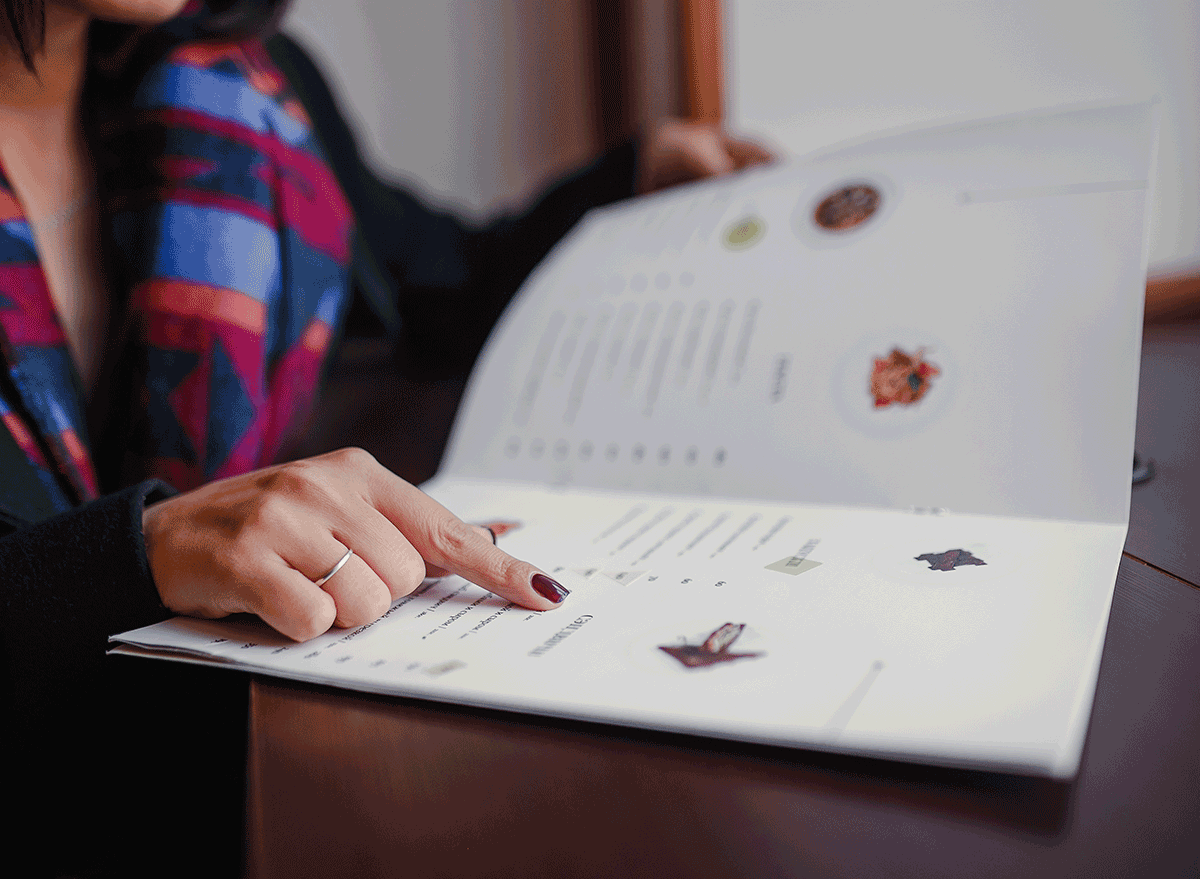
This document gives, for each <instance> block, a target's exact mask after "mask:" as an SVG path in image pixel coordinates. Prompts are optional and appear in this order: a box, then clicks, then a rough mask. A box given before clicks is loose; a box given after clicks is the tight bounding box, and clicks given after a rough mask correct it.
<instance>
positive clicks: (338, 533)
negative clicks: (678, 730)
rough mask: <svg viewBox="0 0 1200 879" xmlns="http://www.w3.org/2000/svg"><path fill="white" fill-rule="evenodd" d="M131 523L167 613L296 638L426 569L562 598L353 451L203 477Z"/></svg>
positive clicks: (355, 617)
mask: <svg viewBox="0 0 1200 879" xmlns="http://www.w3.org/2000/svg"><path fill="white" fill-rule="evenodd" d="M142 521H143V528H144V531H145V536H146V552H147V556H148V558H149V560H150V571H151V574H152V575H153V576H154V582H155V585H156V586H157V587H158V592H159V595H160V596H161V598H162V602H163V604H164V605H166V607H167V608H168V609H169V610H172V611H174V612H176V613H181V614H188V615H190V616H198V617H206V618H215V617H223V616H227V615H228V614H231V613H240V612H248V613H253V614H257V615H258V616H260V617H261V618H262V619H264V620H265V621H266V622H267V623H269V624H270V625H271V626H273V627H274V628H276V629H277V630H279V631H280V632H282V633H283V634H285V635H287V636H289V637H291V638H295V639H296V640H297V641H305V640H308V639H309V638H313V637H316V636H317V635H320V634H321V633H322V632H325V631H326V630H328V629H329V628H330V626H339V627H343V628H349V627H354V626H361V625H365V624H366V623H370V622H373V621H375V620H377V619H378V618H379V617H380V616H382V615H383V613H384V612H385V611H386V610H387V609H388V607H389V606H390V605H391V603H392V601H394V600H395V599H397V598H399V597H401V596H403V595H407V594H409V593H410V592H412V591H413V590H414V589H416V588H417V586H418V585H419V584H420V583H421V581H422V580H424V579H425V578H426V577H427V576H443V575H445V574H447V573H452V574H458V575H460V576H462V577H465V578H466V579H467V580H470V581H471V582H472V583H475V584H477V585H479V586H481V587H483V588H484V589H487V590H488V591H490V592H494V593H496V594H497V595H499V596H501V597H503V598H507V599H508V600H510V601H513V602H516V603H517V604H521V605H524V606H525V607H530V608H533V609H535V610H549V609H550V608H553V607H556V606H557V605H558V603H559V602H561V601H562V599H563V598H564V597H565V596H566V594H567V591H566V590H565V589H564V588H563V587H562V586H560V585H559V584H558V583H556V582H555V581H554V580H551V579H550V578H549V577H547V576H546V575H545V574H544V573H542V572H541V571H539V570H538V569H537V568H535V567H534V566H533V565H530V564H528V563H527V562H523V561H519V560H518V559H515V558H513V557H512V556H510V555H508V554H507V553H505V552H504V551H503V550H500V549H498V548H497V547H496V546H495V545H493V543H492V539H491V537H490V535H489V534H488V532H487V530H486V529H484V528H480V527H477V526H474V525H468V524H466V523H464V522H463V521H462V520H461V519H459V518H457V517H456V516H454V515H453V514H452V513H450V512H449V511H448V510H446V509H445V508H444V507H443V506H441V504H439V503H437V502H436V501H434V500H433V499H432V498H431V497H429V496H428V495H426V494H425V493H424V492H422V491H421V490H420V489H418V488H416V487H415V486H413V485H411V484H409V483H408V482H405V481H404V480H403V479H401V478H400V477H398V476H396V475H395V474H393V473H391V472H390V471H389V470H387V469H386V468H384V467H383V466H382V465H380V464H379V463H378V462H377V461H376V460H375V459H374V458H373V457H372V456H371V455H370V454H369V453H367V452H364V451H363V450H361V449H342V450H339V451H336V452H331V453H329V454H327V455H322V456H320V457H317V458H308V459H305V460H302V461H295V462H292V463H289V464H281V465H278V466H275V467H268V468H266V469H263V470H256V471H254V472H252V473H247V474H245V475H243V476H235V477H232V478H230V479H224V480H221V481H219V482H213V483H211V484H209V485H205V486H202V487H201V488H198V489H196V490H194V491H190V492H187V493H186V494H181V495H178V496H177V497H173V498H170V499H168V500H165V501H160V502H159V503H156V504H153V505H151V506H149V507H147V508H146V511H145V513H144V514H143V517H142ZM347 549H350V550H353V551H354V552H353V555H351V556H350V557H349V559H348V560H347V562H346V563H345V564H344V565H343V566H342V567H341V568H340V569H339V570H338V571H337V573H336V574H334V575H333V576H332V577H330V578H329V580H328V581H327V582H325V583H324V584H323V585H317V583H316V582H315V581H316V580H318V579H319V578H321V577H322V576H323V575H325V574H327V573H328V572H329V571H330V569H331V568H333V566H334V565H335V564H336V563H337V562H338V561H339V560H340V559H341V558H342V556H344V555H345V554H346V550H347Z"/></svg>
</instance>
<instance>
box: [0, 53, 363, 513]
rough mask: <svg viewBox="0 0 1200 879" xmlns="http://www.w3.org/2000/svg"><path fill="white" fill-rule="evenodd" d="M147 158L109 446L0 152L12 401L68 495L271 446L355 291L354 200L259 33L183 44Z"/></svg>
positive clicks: (153, 108) (161, 74) (134, 195)
mask: <svg viewBox="0 0 1200 879" xmlns="http://www.w3.org/2000/svg"><path fill="white" fill-rule="evenodd" d="M134 109H135V114H134V116H133V117H132V118H133V126H134V127H133V130H132V131H131V132H125V134H126V137H127V142H128V143H131V144H136V145H137V150H136V152H137V155H135V156H134V157H133V158H134V159H135V162H136V164H137V165H138V166H139V168H140V169H141V170H142V171H143V172H145V171H148V172H149V173H143V177H144V179H145V182H144V183H143V184H141V185H140V186H139V187H137V188H136V189H134V190H130V191H124V192H120V193H109V194H108V195H109V196H110V197H113V198H119V199H120V203H118V202H117V201H113V202H112V203H111V206H112V210H105V211H104V212H103V215H104V216H105V218H106V223H107V224H108V225H107V228H106V235H107V236H108V237H109V240H110V241H111V242H112V244H113V245H115V247H114V248H112V251H111V254H110V262H113V261H114V259H113V258H115V262H116V263H117V264H116V265H110V266H109V275H110V281H111V280H112V279H114V278H116V279H120V285H121V289H120V290H112V291H111V293H112V294H113V296H114V299H116V300H117V301H118V302H121V303H123V308H124V311H123V314H121V315H120V317H119V318H118V320H117V321H116V329H115V332H116V333H117V334H118V336H117V338H116V339H115V340H113V341H114V344H116V345H118V346H119V348H118V350H119V352H120V353H119V358H118V359H117V361H116V362H117V363H119V364H120V367H119V368H118V369H117V370H116V372H115V373H113V375H114V376H115V377H116V378H115V379H114V381H115V384H114V385H113V386H110V387H107V388H105V391H106V392H107V393H108V394H109V396H110V397H111V399H112V405H111V407H110V408H111V409H112V411H113V412H114V413H118V415H117V416H115V417H114V420H113V421H112V422H107V421H106V425H105V429H106V431H107V430H110V429H112V430H118V431H120V433H121V436H119V437H118V440H119V441H118V442H116V443H105V444H104V448H109V447H110V446H112V447H113V448H115V449H117V450H118V451H117V452H116V453H113V454H112V455H111V456H110V457H109V458H106V459H104V460H99V459H98V457H97V454H96V448H94V447H93V444H92V442H91V441H90V440H89V437H88V433H87V429H86V424H85V417H84V405H83V402H82V398H81V393H80V382H79V379H78V376H77V373H76V370H75V367H74V364H73V361H72V359H71V357H70V355H69V353H68V349H67V346H66V340H65V337H64V335H63V330H62V327H61V324H60V323H59V320H58V316H57V314H56V312H55V309H54V305H53V302H52V300H51V298H50V295H49V290H48V288H47V285H46V280H45V276H44V274H43V272H42V269H41V266H40V264H39V261H38V255H37V251H36V247H35V243H34V239H33V235H32V232H31V228H30V225H29V223H28V222H27V221H26V219H25V217H24V211H23V209H22V207H21V205H20V203H19V202H18V200H17V199H16V197H15V195H14V194H13V191H12V188H11V187H10V185H9V183H8V180H7V179H6V178H5V176H4V170H3V168H2V167H0V368H2V369H3V375H0V420H3V427H2V428H0V429H7V430H8V431H9V432H10V433H11V434H12V437H13V439H15V440H16V442H17V444H18V445H19V446H20V447H21V448H22V449H23V450H24V452H25V454H26V456H27V457H28V459H29V461H30V462H31V463H32V464H33V465H34V467H35V468H36V470H37V472H38V474H39V476H40V477H41V479H42V481H43V483H44V484H45V485H46V486H47V488H48V489H49V490H50V492H51V493H52V494H53V496H54V497H55V498H56V501H57V503H58V506H59V508H60V509H67V508H70V507H72V506H75V505H77V504H79V503H81V502H84V501H86V500H89V499H91V498H94V497H95V496H96V495H97V493H98V492H99V491H100V490H101V486H104V487H105V489H107V488H110V487H115V486H116V485H117V484H122V483H124V484H128V483H131V482H135V481H137V480H139V479H144V478H147V477H151V476H155V477H159V478H161V479H164V480H165V481H167V482H169V483H171V484H172V485H174V486H175V487H176V488H179V489H188V488H191V487H194V486H196V485H200V484H202V483H204V482H207V481H209V480H212V479H216V478H220V477H224V476H230V475H234V474H237V473H243V472H246V471H248V470H251V469H254V468H256V467H260V466H263V465H265V464H268V463H270V462H271V461H272V460H273V459H274V457H275V456H276V455H277V454H278V452H279V450H280V448H281V447H282V446H283V444H284V442H285V441H286V439H287V438H288V436H289V432H290V431H293V430H294V429H296V428H297V427H298V426H300V425H301V423H302V421H303V418H304V416H305V414H306V412H307V410H308V409H309V407H310V406H311V404H312V401H313V396H314V393H315V390H316V387H317V382H318V377H319V371H320V368H321V363H322V361H323V360H324V358H325V355H326V353H327V350H328V347H329V344H330V339H331V335H332V333H333V328H334V327H335V326H337V325H338V322H339V320H340V319H341V316H342V314H343V311H344V309H345V307H346V306H347V304H348V302H349V264H350V232H351V225H352V220H351V214H350V209H349V206H348V204H347V202H346V200H345V197H344V195H343V193H342V190H341V189H340V187H339V186H338V183H337V181H336V179H335V178H334V175H333V173H332V172H331V170H330V169H329V167H328V166H327V165H326V163H325V160H324V159H323V157H322V156H321V152H320V149H319V147H318V146H317V144H316V141H315V139H314V136H313V133H312V126H311V124H310V123H309V120H308V118H307V116H306V114H305V111H304V109H303V108H302V107H301V106H300V104H299V103H298V102H297V101H296V100H295V98H294V97H293V96H292V95H291V93H290V91H289V90H288V88H287V85H286V83H285V81H284V79H283V77H282V75H281V74H280V73H279V72H278V71H277V70H276V69H275V68H274V66H273V65H272V63H271V61H270V59H269V58H268V56H267V55H266V52H265V51H264V50H263V49H262V47H261V44H260V43H258V42H256V41H245V42H241V43H237V44H224V45H219V44H199V43H193V44H185V45H183V46H181V47H179V48H177V49H176V50H174V51H173V52H172V53H171V54H170V55H169V56H168V57H167V58H166V59H165V60H163V61H162V62H160V63H159V64H157V65H156V66H155V67H154V68H153V69H152V70H151V71H150V73H149V75H148V76H147V77H146V78H145V79H144V80H143V81H142V83H141V85H140V87H139V89H138V91H137V93H136V96H135V99H134Z"/></svg>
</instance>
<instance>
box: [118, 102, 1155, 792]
mask: <svg viewBox="0 0 1200 879" xmlns="http://www.w3.org/2000/svg"><path fill="white" fill-rule="evenodd" d="M1154 131H1155V117H1154V107H1153V106H1152V105H1137V106H1118V107H1093V108H1085V109H1076V110H1070V111H1063V112H1059V113H1042V114H1038V115H1030V116H1019V117H1012V118H1007V119H1002V120H993V121H989V122H985V123H980V124H977V125H971V126H956V127H953V128H946V129H935V130H930V131H923V132H909V133H903V134H897V135H893V136H888V137H882V138H878V139H874V140H870V141H865V142H862V143H859V144H854V145H849V146H844V147H841V148H838V149H835V150H831V151H829V152H827V153H825V154H823V155H821V156H819V157H815V158H812V159H810V160H807V161H803V162H792V163H787V164H782V165H779V166H776V167H771V168H767V169H763V170H758V171H753V172H749V173H745V174H742V175H738V176H736V177H733V178H729V179H725V180H720V181H715V182H709V183H704V184H698V185H694V186H689V187H684V188H680V189H678V190H675V191H672V192H669V193H666V194H663V195H659V196H655V197H652V198H645V199H639V200H635V201H632V202H628V203H625V204H621V205H617V206H614V207H611V208H607V209H604V210H601V211H596V212H593V213H592V214H591V215H589V216H588V217H587V218H585V220H584V221H583V222H582V223H581V224H580V226H579V227H578V228H577V229H576V230H575V232H574V233H572V235H570V236H568V238H567V239H566V240H564V241H563V242H562V243H561V244H560V245H559V246H558V247H557V248H556V249H555V251H554V252H553V253H552V254H551V255H550V257H548V258H547V260H546V261H545V262H544V263H543V264H542V266H540V267H539V269H538V270H537V271H536V272H535V274H534V276H533V277H531V279H530V280H529V282H527V284H526V286H525V288H524V289H523V290H522V292H521V293H520V294H519V296H518V298H517V300H516V301H515V302H514V303H513V305H512V306H511V307H510V309H509V310H508V311H507V312H506V314H505V316H504V318H503V319H502V321H501V324H500V326H499V327H498V328H497V330H496V331H495V333H494V334H493V337H492V339H491V340H490V341H489V343H488V346H487V348H486V349H485V352H484V354H483V356H482V357H481V359H480V362H479V363H478V365H477V367H476V370H475V373H474V375H473V376H472V380H471V383H470V386H469V388H468V392H467V396H466V398H465V400H464V405H463V407H462V410H461V411H460V413H459V417H458V420H457V422H456V426H455V431H454V434H453V436H452V440H451V446H450V450H449V453H448V455H447V461H446V464H445V465H444V467H443V469H442V471H441V473H440V474H439V475H438V477H437V478H435V479H434V480H433V481H432V482H431V483H429V484H427V485H426V486H425V489H426V490H427V491H428V492H429V493H430V494H432V495H434V496H435V497H437V498H438V499H439V500H441V501H442V502H443V503H445V504H446V505H447V506H449V507H450V508H451V509H453V510H454V511H455V512H457V513H458V514H459V515H461V516H462V517H464V518H466V519H468V520H470V521H477V522H490V523H503V524H502V525H501V526H500V528H499V529H498V530H501V531H502V532H503V533H502V536H501V538H500V542H501V545H502V546H503V547H504V548H505V549H506V550H508V551H510V552H512V553H513V554H515V555H518V556H520V557H523V558H527V559H529V560H530V561H532V562H534V563H535V564H538V565H539V566H541V567H543V568H544V569H546V570H549V571H553V572H554V574H555V576H556V578H558V579H560V580H561V581H562V582H563V584H564V585H566V586H567V587H568V588H569V589H571V590H572V594H571V596H570V598H569V599H568V600H567V601H566V602H564V605H563V606H562V607H561V608H560V609H558V610H555V611H551V612H546V613H534V612H530V611H527V610H524V609H522V608H520V607H517V606H514V605H511V604H509V603H507V602H505V601H503V600H502V599H499V598H497V597H496V596H493V595H491V594H490V593H488V592H486V591H484V590H483V589H481V588H479V587H477V586H474V585H472V584H469V583H467V582H466V581H464V580H461V579H458V578H454V577H451V578H445V579H442V580H430V581H426V583H424V584H422V586H421V587H420V588H419V589H418V590H417V592H416V593H414V594H413V595H411V596H408V597H406V598H403V599H400V600H399V601H397V602H396V603H395V604H394V605H393V607H392V608H391V610H390V611H389V612H388V613H387V614H386V615H385V616H384V618H383V619H381V620H380V621H378V622H376V623H373V624H371V625H369V626H364V627H362V628H360V629H356V630H352V631H345V630H334V631H331V632H329V633H327V634H325V635H323V636H321V637H319V638H317V639H314V640H313V641H310V642H307V643H304V644H296V643H294V642H291V641H289V640H287V639H285V638H283V637H282V636H279V635H277V634H275V633H273V632H272V631H271V630H270V629H269V628H268V627H266V626H265V625H263V624H261V623H259V622H257V621H251V620H244V619H243V620H237V621H215V622H214V621H200V620H187V619H176V620H172V621H168V622H166V623H162V624H159V625H157V626H151V627H147V628H146V629H141V630H138V631H136V632H129V633H125V634H124V635H121V636H119V637H118V638H116V639H114V640H115V641H117V642H119V646H117V647H116V648H115V649H117V650H120V651H124V652H138V653H149V654H151V655H158V656H172V657H174V658H184V659H187V660H190V661H200V662H210V663H215V664H228V665H233V666H237V667H241V668H249V669H254V670H256V671H261V672H264V673H268V674H275V675H279V676H283V677H290V678H296V679H301V680H309V681H316V682H321V683H326V684H332V685H337V686H345V687H349V688H353V689H360V690H365V691H371V692H381V693H394V694H399V695H407V696H419V697H422V698H429V699H436V700H443V701H451V702H457V703H465V704H472V705H484V706H493V707H500V708H505V709H510V710H518V711H527V712H533V713H538V714H547V715H555V716H564V717H577V718H586V719H595V720H600V721H605V722H610V723H617V724H625V725H632V726H640V727H647V728H653V729H663V730H670V731H678V732H686V733H698V734H704V735H711V736H719V737H726V738H734V739H741V740H748V741H756V742H766V743H772V744H779V745H788V746H798V747H808V748H818V749H823V750H837V751H844V752H850V753H865V754H872V755H876V756H886V757H894V758H899V759H907V760H917V761H922V762H930V763H939V764H945V765H953V766H968V767H983V768H991V769H1001V770H1005V771H1013V772H1021V773H1029V774H1036V775H1047V776H1055V777H1070V776H1071V775H1073V774H1074V772H1075V771H1076V769H1077V768H1078V763H1079V757H1080V753H1081V750H1082V745H1083V738H1084V732H1085V730H1086V726H1087V721H1088V717H1089V714H1090V708H1091V702H1092V696H1093V693H1094V688H1095V679H1096V674H1097V671H1098V668H1099V661H1100V654H1101V651H1102V647H1103V639H1104V631H1105V627H1106V623H1107V617H1108V608H1109V604H1110V602H1111V598H1112V591H1113V585H1114V582H1115V577H1116V570H1117V565H1118V563H1119V560H1120V555H1121V549H1122V546H1123V543H1124V539H1125V531H1126V524H1127V519H1128V505H1129V477H1130V463H1131V460H1132V455H1133V432H1134V417H1135V411H1136V409H1135V405H1136V389H1137V364H1138V354H1139V342H1140V319H1141V293H1142V290H1143V288H1144V278H1145V260H1146V256H1145V240H1146V234H1145V212H1146V203H1147V190H1148V186H1149V180H1150V177H1151V167H1150V166H1151V160H1150V157H1151V155H1152V152H1153V146H1154Z"/></svg>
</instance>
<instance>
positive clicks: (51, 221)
mask: <svg viewBox="0 0 1200 879" xmlns="http://www.w3.org/2000/svg"><path fill="white" fill-rule="evenodd" d="M95 194H96V187H94V186H89V187H87V188H86V189H85V190H83V192H81V193H79V195H77V196H75V198H73V199H72V200H71V201H70V202H68V203H67V204H66V205H64V206H63V207H61V208H59V209H58V210H57V211H55V212H54V213H53V214H51V215H50V216H48V217H42V218H41V219H39V220H38V221H37V224H36V225H37V228H38V230H39V231H40V232H57V231H58V230H59V229H61V228H62V227H63V226H65V225H67V223H69V222H71V220H73V219H74V218H75V215H76V214H78V213H79V212H80V211H81V210H83V209H84V207H86V206H87V204H88V202H90V201H91V200H92V197H93V196H94V195H95Z"/></svg>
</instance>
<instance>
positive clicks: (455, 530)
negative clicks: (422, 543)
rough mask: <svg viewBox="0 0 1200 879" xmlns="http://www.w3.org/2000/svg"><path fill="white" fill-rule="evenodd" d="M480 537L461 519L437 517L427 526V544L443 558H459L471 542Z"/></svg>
mask: <svg viewBox="0 0 1200 879" xmlns="http://www.w3.org/2000/svg"><path fill="white" fill-rule="evenodd" d="M481 539H482V538H481V537H480V536H479V534H478V532H476V531H475V529H474V528H472V527H471V526H470V525H468V524H467V523H466V522H464V521H462V520H461V519H456V518H454V517H453V516H450V517H445V516H442V517H438V518H437V519H435V520H434V521H433V523H432V524H431V525H430V528H429V544H430V546H431V548H432V549H433V551H434V552H435V553H437V554H438V555H439V556H440V557H441V558H443V559H460V558H462V556H463V554H464V553H465V552H467V551H469V549H470V547H471V546H472V545H473V544H478V543H479V541H480V540H481Z"/></svg>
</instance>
